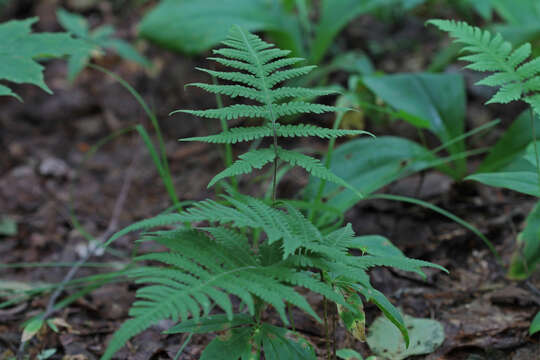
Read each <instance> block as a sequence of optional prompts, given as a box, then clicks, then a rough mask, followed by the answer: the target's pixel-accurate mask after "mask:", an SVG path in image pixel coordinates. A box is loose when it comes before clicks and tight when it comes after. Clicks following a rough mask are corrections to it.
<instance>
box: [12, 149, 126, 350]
mask: <svg viewBox="0 0 540 360" xmlns="http://www.w3.org/2000/svg"><path fill="white" fill-rule="evenodd" d="M135 162H136V156H134V157H133V159H132V160H131V163H130V164H129V167H128V169H127V171H126V175H125V176H124V182H123V183H122V188H121V189H120V193H119V194H118V198H117V199H116V203H115V204H114V208H113V212H112V214H111V220H110V221H109V225H108V226H107V229H106V230H105V232H103V233H102V234H101V235H100V236H99V237H98V238H96V241H95V245H94V246H92V247H90V246H89V247H88V252H87V253H86V254H85V255H84V256H83V257H82V258H81V259H80V260H79V261H77V263H75V265H73V267H72V268H71V269H70V270H69V271H68V273H67V274H66V276H65V277H64V279H63V280H62V282H61V283H60V285H58V287H57V288H56V290H55V291H54V292H53V293H52V295H51V297H50V298H49V302H48V303H47V308H46V309H45V312H44V313H43V315H42V319H43V320H46V319H47V318H48V317H50V316H51V315H53V314H54V313H55V312H56V311H58V310H59V309H55V305H56V300H57V299H58V297H59V296H60V295H61V294H62V292H63V291H64V288H65V287H66V285H67V283H69V282H70V281H71V280H72V279H73V277H74V276H75V275H76V274H77V271H78V270H79V268H80V267H81V266H83V265H84V264H85V263H86V262H87V261H88V260H89V259H90V258H91V257H92V256H93V255H94V254H95V253H96V251H97V250H98V249H100V247H99V246H98V245H100V244H102V243H103V242H105V241H106V240H107V239H108V238H109V237H110V236H111V235H112V234H113V233H114V232H115V231H116V230H117V229H118V218H119V217H120V214H121V212H122V209H123V207H124V203H125V202H126V198H127V194H128V192H129V188H130V187H131V181H132V179H133V175H134V170H135ZM25 346H26V342H21V344H20V346H19V349H18V351H17V360H22V359H23V355H24V349H25Z"/></svg>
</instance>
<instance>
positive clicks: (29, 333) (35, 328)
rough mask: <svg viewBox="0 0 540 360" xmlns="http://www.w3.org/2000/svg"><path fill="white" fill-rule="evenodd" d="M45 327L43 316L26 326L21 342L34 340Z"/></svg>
mask: <svg viewBox="0 0 540 360" xmlns="http://www.w3.org/2000/svg"><path fill="white" fill-rule="evenodd" d="M42 326H43V319H42V318H41V316H38V317H35V318H33V319H32V320H30V322H28V323H27V324H26V326H25V327H24V329H23V333H22V336H21V342H23V343H24V342H27V341H28V340H30V339H32V338H33V337H34V336H35V335H36V334H37V333H38V332H39V330H40V329H41V327H42Z"/></svg>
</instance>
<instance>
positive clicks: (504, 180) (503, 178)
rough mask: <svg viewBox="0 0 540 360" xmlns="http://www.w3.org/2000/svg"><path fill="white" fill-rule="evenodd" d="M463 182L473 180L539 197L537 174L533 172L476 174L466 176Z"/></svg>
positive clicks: (539, 184) (539, 188) (539, 186)
mask: <svg viewBox="0 0 540 360" xmlns="http://www.w3.org/2000/svg"><path fill="white" fill-rule="evenodd" d="M465 180H475V181H478V182H481V183H482V184H486V185H489V186H495V187H502V188H506V189H510V190H514V191H519V192H521V193H524V194H528V195H533V196H536V197H540V183H539V182H538V173H536V172H534V171H510V172H496V173H478V174H473V175H469V176H467V177H466V178H465Z"/></svg>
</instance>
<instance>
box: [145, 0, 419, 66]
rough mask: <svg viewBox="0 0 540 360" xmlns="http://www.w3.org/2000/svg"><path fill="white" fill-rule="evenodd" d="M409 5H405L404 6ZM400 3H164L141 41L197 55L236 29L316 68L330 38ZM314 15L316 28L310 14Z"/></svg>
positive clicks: (252, 0)
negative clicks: (263, 35) (265, 38)
mask: <svg viewBox="0 0 540 360" xmlns="http://www.w3.org/2000/svg"><path fill="white" fill-rule="evenodd" d="M409 1H410V0H409ZM405 2H406V1H404V0H362V1H357V0H323V1H321V2H320V5H319V6H318V7H316V6H315V5H314V3H315V2H313V1H308V0H294V1H290V0H271V1H266V0H205V1H198V0H181V1H178V0H163V1H161V2H160V4H159V5H158V6H157V7H156V8H155V9H153V10H152V11H151V12H150V13H149V14H148V15H146V16H145V17H144V19H143V20H142V22H141V24H140V32H141V36H143V37H145V38H148V39H150V40H152V41H154V42H156V43H157V44H160V45H162V46H164V47H167V48H170V49H172V50H175V51H181V52H186V53H200V52H202V51H205V50H208V49H210V48H211V47H212V46H214V45H216V44H218V43H219V42H220V41H221V40H223V39H224V38H225V36H226V34H227V30H228V28H229V27H230V26H232V25H233V24H238V25H240V26H243V27H244V28H246V29H248V30H250V31H266V32H267V33H269V34H270V35H271V36H272V38H273V39H274V40H275V41H276V43H277V44H278V45H280V46H282V47H284V48H287V49H291V50H292V54H293V56H302V57H305V58H307V60H308V62H309V63H311V64H319V63H321V62H322V60H323V59H324V57H325V55H326V54H327V53H328V51H329V49H330V47H331V45H332V42H333V40H334V38H335V37H336V36H337V35H338V33H339V32H340V31H341V30H342V29H343V28H344V27H345V26H346V25H347V24H348V23H349V22H350V21H351V20H353V19H354V18H356V17H357V16H358V15H360V14H364V13H368V12H372V11H374V10H376V9H379V8H381V7H384V6H391V5H396V4H402V3H405ZM311 10H315V11H317V12H318V14H319V16H318V18H319V20H318V22H316V23H315V22H313V21H312V20H311V18H310V11H311Z"/></svg>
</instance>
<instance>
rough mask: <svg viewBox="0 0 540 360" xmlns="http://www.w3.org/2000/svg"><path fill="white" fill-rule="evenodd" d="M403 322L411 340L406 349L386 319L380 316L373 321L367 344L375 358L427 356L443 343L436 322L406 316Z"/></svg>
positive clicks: (391, 359)
mask: <svg viewBox="0 0 540 360" xmlns="http://www.w3.org/2000/svg"><path fill="white" fill-rule="evenodd" d="M404 321H405V325H406V326H407V329H408V330H409V336H410V339H411V341H410V344H409V346H408V347H407V345H406V344H405V342H404V341H403V339H402V338H401V336H399V335H400V334H399V332H398V330H397V329H396V328H395V327H394V325H393V324H392V323H391V322H390V321H389V320H388V319H387V318H385V317H383V316H381V317H378V318H377V319H375V321H374V322H373V324H372V325H371V326H370V328H369V334H368V337H367V343H368V345H369V347H370V349H371V350H372V351H373V352H374V353H375V354H377V356H380V357H381V358H383V359H389V360H402V359H406V358H408V357H409V356H413V355H421V354H429V353H431V352H433V351H435V349H437V348H438V347H439V346H440V345H441V344H442V343H443V342H444V329H443V326H442V325H441V323H439V322H438V321H435V320H431V319H418V318H413V317H412V316H407V315H405V317H404Z"/></svg>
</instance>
